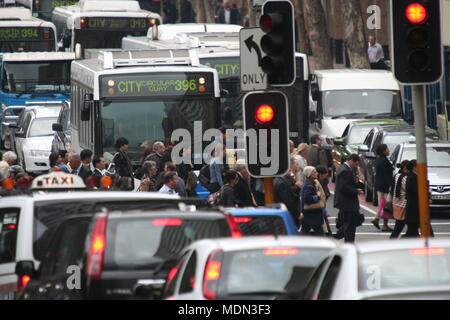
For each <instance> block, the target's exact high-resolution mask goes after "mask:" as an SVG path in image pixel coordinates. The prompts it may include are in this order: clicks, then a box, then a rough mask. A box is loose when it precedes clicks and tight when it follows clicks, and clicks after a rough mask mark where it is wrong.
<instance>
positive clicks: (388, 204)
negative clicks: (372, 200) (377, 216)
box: [383, 201, 394, 214]
mask: <svg viewBox="0 0 450 320" xmlns="http://www.w3.org/2000/svg"><path fill="white" fill-rule="evenodd" d="M383 210H384V212H387V213H390V214H394V208H393V206H392V201H386V203H385V204H384V208H383Z"/></svg>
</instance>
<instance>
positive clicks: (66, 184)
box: [31, 172, 86, 190]
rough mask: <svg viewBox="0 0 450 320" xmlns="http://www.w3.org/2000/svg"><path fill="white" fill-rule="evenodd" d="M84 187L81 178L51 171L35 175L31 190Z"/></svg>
mask: <svg viewBox="0 0 450 320" xmlns="http://www.w3.org/2000/svg"><path fill="white" fill-rule="evenodd" d="M55 189H56V190H62V189H86V185H85V184H84V182H83V179H82V178H81V177H79V176H76V175H74V174H68V173H65V172H51V173H49V174H43V175H40V176H38V177H36V178H35V179H34V180H33V183H32V184H31V190H55Z"/></svg>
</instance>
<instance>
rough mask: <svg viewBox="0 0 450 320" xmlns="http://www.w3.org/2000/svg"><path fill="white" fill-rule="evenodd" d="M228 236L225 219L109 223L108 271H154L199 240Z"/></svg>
mask: <svg viewBox="0 0 450 320" xmlns="http://www.w3.org/2000/svg"><path fill="white" fill-rule="evenodd" d="M229 236H230V230H229V227H228V225H227V222H226V219H225V218H224V217H218V218H203V219H202V218H195V219H194V218H189V219H180V218H167V217H164V218H127V219H122V218H119V219H110V220H109V221H108V230H107V235H106V238H107V244H106V247H107V248H108V250H106V253H105V269H108V270H130V269H133V270H136V269H139V270H143V269H149V268H150V269H153V268H155V267H156V266H158V265H159V264H161V263H162V262H163V261H165V260H166V259H168V258H173V257H177V256H178V254H179V253H180V251H181V250H182V249H183V248H185V247H186V246H188V245H189V244H190V243H192V242H194V241H196V240H200V239H205V238H209V239H212V238H221V237H229Z"/></svg>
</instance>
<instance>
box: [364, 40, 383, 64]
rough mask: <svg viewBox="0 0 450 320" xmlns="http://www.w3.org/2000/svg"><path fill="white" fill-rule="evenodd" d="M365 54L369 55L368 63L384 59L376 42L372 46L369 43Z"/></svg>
mask: <svg viewBox="0 0 450 320" xmlns="http://www.w3.org/2000/svg"><path fill="white" fill-rule="evenodd" d="M367 54H368V55H369V61H370V63H377V62H379V61H380V60H381V59H384V51H383V47H382V46H381V45H380V44H379V43H378V42H376V43H375V44H374V45H373V46H372V45H371V44H370V42H369V47H368V48H367Z"/></svg>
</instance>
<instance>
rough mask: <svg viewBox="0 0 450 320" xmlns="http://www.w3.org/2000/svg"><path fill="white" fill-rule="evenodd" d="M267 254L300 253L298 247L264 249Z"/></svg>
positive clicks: (287, 254)
mask: <svg viewBox="0 0 450 320" xmlns="http://www.w3.org/2000/svg"><path fill="white" fill-rule="evenodd" d="M264 254H265V255H266V256H292V255H296V254H298V249H296V248H282V249H264Z"/></svg>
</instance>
